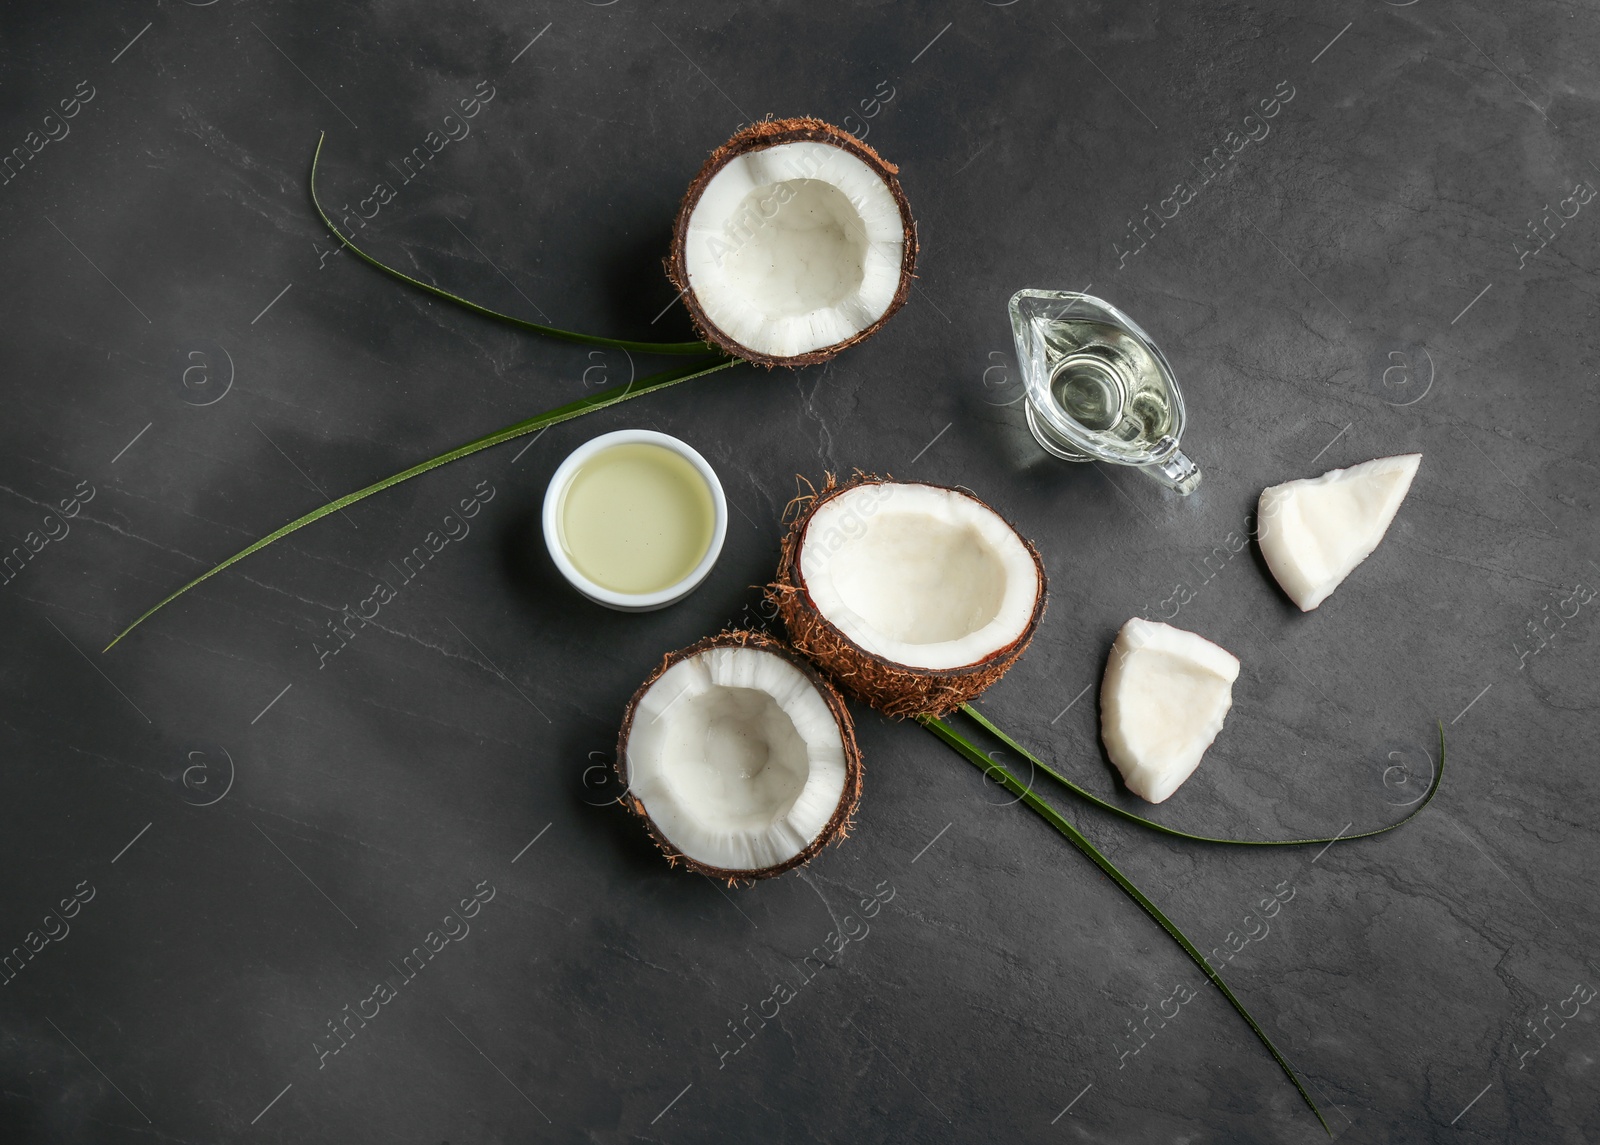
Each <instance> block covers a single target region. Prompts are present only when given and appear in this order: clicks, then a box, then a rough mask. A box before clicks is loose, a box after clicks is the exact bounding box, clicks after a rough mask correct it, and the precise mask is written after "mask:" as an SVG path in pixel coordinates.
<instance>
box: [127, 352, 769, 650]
mask: <svg viewBox="0 0 1600 1145" xmlns="http://www.w3.org/2000/svg"><path fill="white" fill-rule="evenodd" d="M737 364H738V362H737V359H734V358H726V359H724V360H722V361H720V362H717V363H716V364H714V365H710V366H706V365H693V366H675V367H673V368H672V369H670V370H663V371H661V372H660V373H659V374H651V375H650V376H649V377H647V378H643V379H641V380H639V381H636V382H630V383H628V384H627V385H624V386H613V387H612V388H611V389H609V390H601V391H600V392H599V393H596V394H591V395H589V396H588V397H584V398H579V399H578V400H577V401H575V402H568V403H567V404H566V405H563V406H557V407H556V408H555V409H552V410H546V411H545V412H544V413H541V414H535V415H534V416H532V417H529V418H524V419H523V420H521V421H519V422H513V423H512V424H511V425H508V426H506V427H505V428H504V429H497V430H495V431H494V432H493V433H488V434H484V436H482V437H480V438H477V439H476V440H474V441H469V442H467V443H466V444H465V445H458V446H456V447H455V448H454V449H452V450H449V451H448V452H445V453H441V454H439V456H437V457H433V458H429V459H428V460H427V461H424V462H421V463H420V464H417V465H413V466H412V467H411V468H410V469H403V470H401V471H400V472H399V473H396V474H394V475H393V476H392V477H385V478H384V479H383V480H382V481H378V482H375V483H374V484H371V485H368V486H367V487H366V488H365V489H357V490H356V491H355V492H354V493H346V494H345V495H344V496H343V497H340V498H338V499H337V500H334V501H330V502H328V503H327V504H326V505H323V506H322V507H321V508H319V509H313V510H312V511H311V512H309V513H307V514H306V515H305V516H303V517H296V518H295V519H294V520H292V521H290V522H289V523H288V524H287V525H284V526H283V527H282V528H280V529H277V530H275V531H273V532H271V533H268V534H267V535H266V536H264V537H262V538H261V539H260V540H259V541H257V542H256V543H255V544H253V545H251V546H250V547H249V548H247V549H241V550H240V551H239V552H237V553H234V554H233V556H231V557H229V558H228V559H227V560H225V561H223V562H222V563H221V564H220V565H218V566H217V567H216V568H214V569H211V570H210V571H209V572H204V573H201V574H200V575H199V576H197V577H195V578H194V579H193V580H192V581H190V582H189V583H188V584H186V585H184V586H183V587H182V588H180V589H179V590H178V591H177V592H175V593H173V594H172V595H171V596H169V597H167V598H166V599H165V600H163V601H162V602H161V603H160V604H157V605H156V606H155V607H154V608H151V609H149V610H148V611H146V612H145V613H144V614H143V615H142V616H140V617H139V619H138V620H135V621H134V622H133V623H132V624H130V625H128V627H126V628H124V629H123V630H122V631H121V632H119V633H118V634H117V638H116V640H113V641H112V642H111V643H110V644H107V645H106V646H105V648H104V651H106V652H109V651H111V649H113V648H115V647H116V646H117V641H119V640H121V639H122V638H123V637H124V636H126V635H127V634H128V633H130V632H132V631H133V630H134V629H135V628H137V627H139V625H141V624H143V623H144V622H145V621H146V620H148V619H149V618H150V617H151V616H153V615H155V614H156V613H157V612H159V611H160V610H161V609H162V608H165V607H166V606H167V605H169V604H171V603H172V602H173V601H174V600H177V599H178V597H180V596H182V595H183V594H184V593H186V592H188V591H189V590H190V589H191V588H193V587H194V586H195V585H197V584H200V583H201V582H202V581H207V580H210V579H211V578H212V577H214V576H216V575H217V574H218V573H219V572H221V571H222V570H223V569H225V568H227V567H228V566H229V565H232V564H234V563H236V562H238V561H242V560H243V559H244V558H245V557H247V556H249V555H250V554H251V553H253V552H256V551H257V550H258V549H264V548H266V547H267V546H268V545H270V544H272V542H273V541H276V540H279V539H281V538H283V537H286V536H288V535H289V534H290V533H292V532H294V531H295V530H296V529H302V528H304V527H305V526H307V525H309V524H311V523H312V522H313V521H320V520H321V519H322V518H323V517H326V516H328V515H329V514H331V513H337V512H338V511H339V510H340V509H345V508H348V507H349V506H351V505H354V504H355V503H356V502H357V501H360V500H362V499H363V498H366V497H370V496H372V495H373V494H374V493H381V492H382V491H383V490H385V489H387V488H389V487H390V486H391V485H398V484H400V482H402V481H409V480H410V479H411V478H413V477H416V476H418V475H419V474H422V473H426V472H428V470H430V469H437V468H439V466H441V465H448V464H449V463H450V462H452V461H456V460H459V459H460V458H463V457H466V456H468V455H470V454H473V453H477V452H478V451H479V450H483V449H488V448H489V447H490V446H494V445H499V444H500V443H501V442H505V441H510V440H511V439H512V438H514V437H521V436H523V435H524V434H529V433H533V432H534V431H535V430H541V429H545V428H547V427H548V426H552V425H558V424H559V423H561V422H564V421H571V420H572V419H573V418H575V417H581V416H583V415H584V414H586V413H592V412H594V411H595V410H598V409H605V408H606V407H607V406H614V405H617V404H618V403H619V402H625V401H627V400H628V399H629V398H636V397H639V396H640V395H641V394H648V393H653V392H654V391H656V390H663V389H666V388H667V387H668V386H675V385H677V384H678V383H679V382H687V381H688V380H689V379H691V378H698V377H701V376H702V375H704V374H714V373H716V372H717V371H718V370H726V369H727V368H728V367H729V366H733V365H737Z"/></svg>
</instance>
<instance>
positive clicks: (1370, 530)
mask: <svg viewBox="0 0 1600 1145" xmlns="http://www.w3.org/2000/svg"><path fill="white" fill-rule="evenodd" d="M1421 463H1422V454H1420V453H1406V454H1401V455H1400V456H1398V457H1379V458H1377V459H1375V460H1373V461H1363V462H1362V463H1361V464H1360V465H1352V466H1351V467H1350V468H1349V469H1334V470H1332V471H1330V472H1328V473H1324V474H1323V475H1322V476H1321V477H1315V478H1304V479H1302V480H1299V481H1288V482H1285V483H1284V484H1282V485H1274V486H1272V487H1271V488H1270V489H1265V490H1263V491H1262V493H1261V501H1260V504H1259V505H1258V507H1257V521H1258V522H1259V523H1258V526H1257V530H1258V534H1259V536H1260V539H1261V555H1262V556H1263V557H1265V558H1266V560H1267V567H1268V568H1270V569H1271V570H1272V575H1273V576H1274V577H1276V578H1277V581H1278V583H1279V584H1280V585H1282V586H1283V591H1284V592H1286V593H1288V594H1289V599H1290V600H1292V601H1294V602H1295V603H1296V604H1297V605H1299V606H1300V608H1301V610H1302V611H1304V612H1310V611H1311V610H1312V609H1313V608H1316V607H1317V605H1319V604H1321V603H1322V602H1323V601H1324V600H1326V599H1327V598H1328V597H1329V595H1330V594H1331V593H1332V592H1333V590H1334V589H1336V588H1338V587H1339V585H1340V584H1341V583H1342V582H1343V581H1344V579H1345V577H1347V576H1349V575H1350V574H1351V573H1352V572H1354V571H1355V568H1356V566H1357V565H1359V564H1360V563H1361V562H1362V561H1364V560H1366V559H1367V558H1368V557H1369V556H1371V555H1372V551H1373V550H1374V549H1376V548H1377V547H1378V542H1380V541H1382V540H1383V536H1384V534H1385V533H1387V532H1388V531H1389V525H1390V524H1391V523H1392V522H1393V521H1394V516H1395V513H1396V512H1398V511H1399V509H1400V503H1401V502H1402V501H1404V500H1405V499H1406V493H1407V492H1409V491H1410V489H1411V479H1412V478H1413V477H1415V476H1416V475H1417V466H1418V465H1420V464H1421Z"/></svg>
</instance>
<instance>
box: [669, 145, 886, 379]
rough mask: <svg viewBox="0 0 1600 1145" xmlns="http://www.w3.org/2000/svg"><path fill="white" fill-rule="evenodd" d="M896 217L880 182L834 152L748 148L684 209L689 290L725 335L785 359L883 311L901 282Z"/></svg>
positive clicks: (846, 334)
mask: <svg viewBox="0 0 1600 1145" xmlns="http://www.w3.org/2000/svg"><path fill="white" fill-rule="evenodd" d="M904 225H905V224H904V222H903V221H902V219H901V215H900V207H899V204H898V203H897V202H896V201H895V197H894V195H893V193H892V192H891V191H890V190H889V187H888V185H887V184H886V183H885V182H884V180H883V178H882V177H881V176H880V175H879V174H878V173H877V172H875V171H873V170H872V168H871V167H869V166H868V165H867V164H866V163H864V162H862V161H861V160H860V159H858V158H857V157H856V156H854V155H852V154H850V153H849V152H848V151H845V150H843V149H842V148H839V147H834V146H831V145H830V144H826V143H809V142H798V143H782V144H778V145H776V146H773V147H767V148H763V149H761V150H756V151H747V152H745V153H743V154H741V155H739V156H737V157H735V158H733V159H731V160H730V161H729V162H728V163H727V164H726V165H725V166H724V167H723V168H722V169H721V170H720V171H718V172H717V173H716V174H715V175H714V176H712V178H711V180H710V182H709V183H707V184H706V188H705V190H704V192H702V194H701V196H700V200H699V202H697V203H696V204H695V206H694V209H693V212H692V213H691V215H690V218H689V224H688V233H687V240H686V243H685V249H684V262H685V266H686V269H687V272H688V276H689V286H690V289H691V290H693V291H694V294H695V297H696V299H697V301H698V302H699V304H700V307H701V310H702V311H703V312H704V314H705V316H706V318H707V319H709V320H710V321H711V322H712V324H714V325H715V326H716V327H717V328H718V329H719V330H721V331H722V332H723V333H724V334H726V335H727V336H728V337H729V338H731V339H733V340H734V341H735V342H737V343H739V344H740V345H743V346H746V347H749V348H750V349H751V350H754V351H756V352H757V353H759V354H764V355H770V356H772V357H775V358H792V357H795V356H797V355H800V354H805V353H809V352H811V351H813V350H820V349H822V348H824V347H827V346H833V345H837V344H838V343H840V342H845V341H848V340H849V339H851V338H853V337H855V336H856V335H857V334H859V333H861V332H862V331H863V330H865V329H866V328H867V327H869V326H871V325H872V324H873V323H874V322H876V321H877V320H878V319H879V318H881V317H883V315H884V313H885V312H886V311H888V309H889V307H890V305H891V304H892V303H893V302H894V298H895V293H896V291H897V290H898V289H899V286H900V272H901V260H902V258H903V256H904V253H905V230H904Z"/></svg>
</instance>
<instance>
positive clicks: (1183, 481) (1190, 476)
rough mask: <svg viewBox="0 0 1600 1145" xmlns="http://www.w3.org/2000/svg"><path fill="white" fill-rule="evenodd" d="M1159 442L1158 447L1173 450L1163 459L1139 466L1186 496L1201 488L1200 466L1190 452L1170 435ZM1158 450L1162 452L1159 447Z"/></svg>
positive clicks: (1169, 487)
mask: <svg viewBox="0 0 1600 1145" xmlns="http://www.w3.org/2000/svg"><path fill="white" fill-rule="evenodd" d="M1157 444H1158V447H1159V446H1170V447H1171V451H1170V452H1168V453H1167V454H1166V456H1165V457H1164V458H1162V460H1160V461H1153V462H1151V463H1150V464H1149V465H1141V466H1140V467H1139V468H1140V469H1141V470H1143V471H1144V472H1145V473H1148V474H1149V475H1150V476H1151V477H1152V478H1154V479H1155V480H1157V481H1159V482H1160V483H1161V484H1163V485H1165V486H1166V487H1167V488H1168V489H1171V490H1172V491H1173V492H1175V493H1178V494H1180V495H1181V496H1184V497H1187V496H1188V495H1189V494H1191V493H1193V492H1194V491H1195V490H1196V489H1198V488H1200V467H1199V466H1198V465H1196V464H1195V463H1194V462H1193V461H1192V460H1190V458H1189V455H1188V454H1186V453H1184V452H1183V450H1181V449H1179V448H1178V443H1177V442H1176V441H1173V440H1172V438H1170V437H1164V438H1162V439H1161V441H1160V442H1159V443H1157ZM1157 452H1160V449H1159V448H1158V450H1157Z"/></svg>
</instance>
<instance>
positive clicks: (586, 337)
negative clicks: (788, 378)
mask: <svg viewBox="0 0 1600 1145" xmlns="http://www.w3.org/2000/svg"><path fill="white" fill-rule="evenodd" d="M327 134H328V133H327V132H323V133H322V134H321V135H318V136H317V149H316V151H315V152H313V153H312V156H311V205H312V206H313V207H315V208H316V209H317V214H318V215H319V216H321V218H322V221H323V223H324V225H326V226H327V228H328V230H330V231H332V232H333V236H334V238H336V239H338V240H339V241H340V242H341V243H343V244H344V246H345V249H347V250H348V251H350V253H351V254H353V255H355V256H356V257H357V258H359V259H360V260H361V261H362V262H365V263H367V264H368V265H370V266H375V267H377V268H378V269H379V270H381V271H383V273H385V274H387V275H389V276H390V277H392V278H398V279H399V280H400V281H401V282H408V283H410V284H411V285H412V286H415V287H416V288H417V289H418V290H425V291H427V292H428V293H429V294H431V295H433V296H434V297H436V298H446V299H449V300H450V301H451V302H454V303H455V304H456V305H458V306H465V307H466V308H467V309H468V310H471V311H472V312H473V313H474V314H482V315H484V316H485V317H487V318H498V319H499V320H500V321H502V322H509V323H511V325H513V326H520V327H521V328H522V329H524V330H532V331H533V332H534V333H536V334H546V335H548V336H550V337H551V338H561V339H564V340H565V341H568V342H581V343H583V344H584V345H585V346H606V347H609V348H611V349H613V350H636V351H638V352H640V353H643V354H711V353H715V352H716V351H717V348H716V347H715V346H712V345H709V344H707V343H705V342H630V341H627V340H626V339H622V338H599V337H596V336H594V335H593V334H577V333H574V332H573V331H571V330H559V329H557V328H556V327H554V326H542V325H540V324H539V323H537V322H529V321H528V320H527V319H525V318H514V317H512V316H511V315H510V314H501V313H500V312H499V311H498V310H490V309H489V308H488V307H487V306H479V305H478V304H477V303H476V302H469V301H468V300H467V299H465V298H462V297H461V296H460V295H459V294H451V293H450V292H449V291H448V290H440V289H439V288H438V287H437V286H430V285H428V283H426V282H422V281H420V280H419V279H415V278H412V277H411V276H410V275H409V274H405V273H403V272H401V271H398V270H396V269H395V268H394V267H392V266H387V265H385V264H384V263H381V262H379V261H378V260H377V259H375V258H373V257H372V256H371V255H370V254H368V253H367V252H366V251H364V250H362V249H361V248H360V247H358V246H356V244H355V243H353V242H351V241H350V240H349V239H347V238H345V236H344V235H343V234H342V233H341V232H340V230H339V228H338V227H336V226H334V225H333V220H332V219H330V218H329V217H328V213H327V212H326V211H324V210H323V209H322V203H321V202H320V201H319V200H318V199H317V160H318V159H320V158H321V157H322V141H323V140H324V139H325V138H327Z"/></svg>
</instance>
